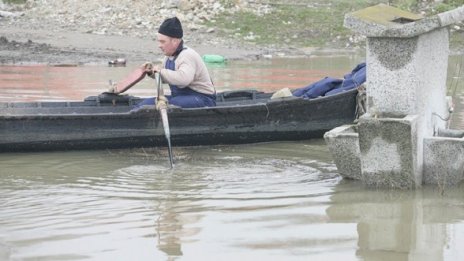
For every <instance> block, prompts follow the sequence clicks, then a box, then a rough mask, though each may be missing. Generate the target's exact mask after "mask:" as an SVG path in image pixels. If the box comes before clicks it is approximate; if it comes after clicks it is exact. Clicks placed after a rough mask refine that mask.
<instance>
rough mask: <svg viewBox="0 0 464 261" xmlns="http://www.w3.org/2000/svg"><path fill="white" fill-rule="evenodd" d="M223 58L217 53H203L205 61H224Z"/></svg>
mask: <svg viewBox="0 0 464 261" xmlns="http://www.w3.org/2000/svg"><path fill="white" fill-rule="evenodd" d="M225 60H226V59H225V58H224V56H222V55H217V54H205V55H203V61H205V63H224V62H225Z"/></svg>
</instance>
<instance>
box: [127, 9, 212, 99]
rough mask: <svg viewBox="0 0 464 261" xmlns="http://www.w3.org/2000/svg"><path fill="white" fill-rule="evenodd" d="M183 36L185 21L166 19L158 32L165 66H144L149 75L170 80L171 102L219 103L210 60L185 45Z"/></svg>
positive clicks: (165, 80)
mask: <svg viewBox="0 0 464 261" xmlns="http://www.w3.org/2000/svg"><path fill="white" fill-rule="evenodd" d="M182 37H183V30H182V25H181V23H180V21H179V19H178V18H177V17H172V18H168V19H166V20H164V22H163V23H162V24H161V26H160V28H159V30H158V33H157V41H158V47H159V48H160V49H161V51H162V52H163V53H164V55H165V58H164V60H163V63H162V66H161V65H154V66H147V64H148V63H145V64H144V65H142V67H143V69H144V70H145V72H146V73H147V75H151V76H154V75H155V73H158V74H159V75H160V76H161V79H162V81H163V82H164V83H168V84H169V87H170V89H171V95H167V96H166V98H167V99H168V102H169V103H170V104H172V105H176V106H179V107H182V108H196V107H212V106H216V90H215V88H214V85H213V82H212V80H211V77H210V75H209V72H208V69H207V68H206V64H205V63H204V62H203V59H202V58H201V56H200V55H199V54H198V53H197V52H196V51H195V50H193V49H192V48H189V47H187V46H185V45H184V41H183V39H182ZM127 89H128V88H127ZM127 89H125V90H123V91H121V92H124V91H126V90H127ZM155 100H156V99H155V98H147V99H145V100H143V101H142V102H140V103H139V104H137V105H136V107H141V106H143V105H154V104H155Z"/></svg>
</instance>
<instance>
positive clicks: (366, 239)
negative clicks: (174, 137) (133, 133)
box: [0, 56, 464, 261]
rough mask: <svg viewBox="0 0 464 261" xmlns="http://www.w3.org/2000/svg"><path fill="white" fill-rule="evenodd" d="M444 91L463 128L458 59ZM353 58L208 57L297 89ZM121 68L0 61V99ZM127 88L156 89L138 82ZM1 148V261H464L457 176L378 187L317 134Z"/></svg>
mask: <svg viewBox="0 0 464 261" xmlns="http://www.w3.org/2000/svg"><path fill="white" fill-rule="evenodd" d="M463 59H464V58H463V57H461V56H456V57H451V59H450V67H449V72H450V73H449V80H448V85H449V93H450V95H453V98H454V101H455V105H456V112H455V113H454V114H453V121H452V124H451V125H452V126H453V127H455V128H463V127H464V124H463V122H464V121H463V116H462V113H463V112H464V109H463V104H464V101H463V97H464V95H463V86H462V74H464V70H462V71H461V69H460V65H461V64H462V60H463ZM361 61H362V58H360V57H359V56H342V57H314V58H307V59H273V60H262V61H230V62H228V63H227V64H225V65H210V67H209V69H210V71H211V74H212V76H213V79H214V81H215V84H216V86H217V87H218V90H233V89H243V88H257V89H261V90H267V91H271V90H278V89H280V88H283V87H291V88H295V87H301V86H305V85H307V84H308V83H310V82H314V81H315V80H318V79H320V78H322V77H324V76H327V75H329V76H335V77H341V76H342V75H343V74H345V73H347V72H349V71H350V70H351V69H352V68H354V66H355V65H356V64H357V63H359V62H361ZM135 66H136V64H135V63H134V64H129V65H128V66H127V67H106V66H101V65H93V66H79V67H68V66H66V67H65V66H60V67H56V66H0V101H13V100H14V101H20V100H21V101H31V100H63V99H74V100H81V99H83V98H84V97H86V96H88V95H95V94H98V93H100V92H102V91H105V90H106V89H107V85H108V81H109V80H114V81H117V80H118V79H121V78H123V77H124V76H125V75H126V74H128V73H129V72H130V71H131V70H133V69H134V68H135ZM129 93H130V94H133V95H139V96H149V95H153V94H154V87H153V83H152V82H150V81H149V80H144V81H143V82H142V83H140V84H139V85H137V86H135V87H133V89H131V90H130V91H129ZM174 154H175V157H176V164H175V167H174V169H173V170H170V169H169V163H168V160H167V153H166V151H165V149H160V150H156V151H153V150H142V149H131V150H107V151H70V152H47V153H18V154H1V155H0V195H1V198H2V200H1V201H0V260H112V261H113V260H434V261H435V260H463V259H464V248H463V247H462V246H463V245H464V200H463V199H464V185H462V184H461V186H458V187H456V188H447V189H446V190H445V191H444V194H442V193H441V191H440V190H439V189H438V188H436V187H425V188H422V189H419V190H416V191H390V190H374V189H367V188H365V187H363V186H362V185H361V184H359V183H358V182H353V181H347V180H343V179H341V178H340V177H339V176H338V174H337V169H336V167H335V165H334V163H333V161H332V159H331V156H330V154H329V152H328V149H327V147H326V145H325V143H324V141H323V140H322V139H317V140H307V141H299V142H272V143H259V144H246V145H238V146H204V147H187V148H186V147H182V148H179V147H174Z"/></svg>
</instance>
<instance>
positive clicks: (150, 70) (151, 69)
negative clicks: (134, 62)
mask: <svg viewBox="0 0 464 261" xmlns="http://www.w3.org/2000/svg"><path fill="white" fill-rule="evenodd" d="M141 68H142V69H143V70H144V71H145V72H146V73H147V75H148V76H150V77H151V78H155V73H157V72H159V71H160V68H159V66H158V65H154V64H152V63H150V62H146V63H144V64H142V66H141Z"/></svg>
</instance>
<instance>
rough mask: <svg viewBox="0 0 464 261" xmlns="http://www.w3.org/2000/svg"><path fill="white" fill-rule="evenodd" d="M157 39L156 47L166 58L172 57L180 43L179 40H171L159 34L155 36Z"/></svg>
mask: <svg viewBox="0 0 464 261" xmlns="http://www.w3.org/2000/svg"><path fill="white" fill-rule="evenodd" d="M157 39H158V47H159V48H160V49H161V51H163V53H164V55H166V56H171V55H173V54H174V52H175V51H176V49H177V47H178V46H179V43H180V39H177V38H172V37H169V36H166V35H164V34H160V33H158V34H157Z"/></svg>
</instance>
